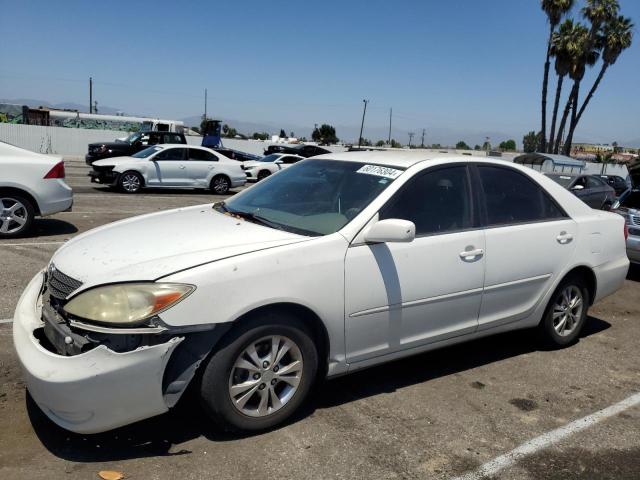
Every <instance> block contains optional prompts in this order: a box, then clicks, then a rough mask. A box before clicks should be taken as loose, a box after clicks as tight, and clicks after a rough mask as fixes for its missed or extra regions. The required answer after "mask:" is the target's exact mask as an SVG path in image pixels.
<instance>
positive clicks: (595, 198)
mask: <svg viewBox="0 0 640 480" xmlns="http://www.w3.org/2000/svg"><path fill="white" fill-rule="evenodd" d="M546 175H547V176H548V177H549V178H550V179H551V180H553V181H554V182H556V183H558V184H560V185H562V186H563V187H564V188H566V189H567V190H569V191H570V192H572V193H573V194H574V195H575V196H576V197H578V198H579V199H580V200H582V201H583V202H584V203H586V204H587V205H589V206H590V207H591V208H596V209H602V210H609V209H611V206H612V205H613V202H615V200H616V192H615V190H614V189H613V187H611V186H609V185H608V184H607V183H606V182H605V181H604V180H603V179H602V178H600V176H597V175H572V174H565V173H547V174H546Z"/></svg>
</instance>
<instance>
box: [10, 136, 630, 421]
mask: <svg viewBox="0 0 640 480" xmlns="http://www.w3.org/2000/svg"><path fill="white" fill-rule="evenodd" d="M156 148H158V147H156ZM159 148H162V147H159ZM624 227H625V225H624V220H623V219H622V217H620V215H616V214H614V213H611V212H601V211H594V210H592V209H591V208H589V207H588V206H587V205H585V204H584V203H583V202H581V201H580V200H578V199H577V198H576V197H575V196H574V195H571V194H570V193H569V192H568V191H566V190H565V189H564V188H562V187H561V186H560V185H558V184H557V183H555V182H553V181H552V180H550V179H549V178H547V177H545V176H543V175H541V174H540V173H538V172H536V171H534V170H532V169H530V168H526V167H523V166H520V165H514V164H508V163H506V162H503V161H500V160H490V159H484V160H480V159H476V157H468V156H457V155H451V156H448V157H447V156H442V155H438V154H430V153H425V152H420V153H417V152H410V151H408V152H402V153H400V152H353V153H334V154H331V155H325V156H322V157H319V158H317V159H308V160H305V161H303V162H299V163H297V164H295V165H292V166H291V167H289V168H287V169H285V170H282V171H281V172H279V173H278V174H277V175H273V176H271V177H269V178H267V179H265V180H264V181H262V182H259V183H258V184H256V185H255V186H253V187H251V188H248V189H246V190H244V191H243V192H241V193H239V194H236V195H234V196H233V197H231V198H230V199H229V200H227V201H225V202H219V203H216V204H214V205H213V206H202V205H200V206H195V207H187V208H180V209H177V210H171V211H167V212H156V213H152V214H149V215H145V216H141V217H136V218H132V219H128V220H125V221H121V222H116V223H113V224H111V225H106V226H103V227H100V228H99V229H96V230H93V231H91V232H87V233H85V234H83V235H80V236H77V237H75V238H74V239H71V240H70V241H68V242H67V243H66V244H65V245H64V246H63V247H62V248H61V249H59V250H58V251H57V252H56V253H55V254H54V256H53V258H52V259H51V263H50V264H49V266H48V268H47V269H46V270H43V271H42V272H39V273H38V274H37V275H36V276H35V277H34V278H33V279H32V280H31V282H30V283H29V285H28V286H27V287H26V290H25V291H24V293H23V294H22V296H21V298H20V301H19V302H18V305H17V308H16V313H15V317H14V323H13V325H14V327H13V337H14V344H15V347H16V351H17V353H18V358H19V361H20V363H21V364H22V367H23V370H24V372H25V381H26V384H27V387H28V389H29V391H30V392H31V396H32V397H33V398H34V400H35V401H36V403H37V404H38V405H39V406H40V408H42V410H43V411H44V412H45V414H46V415H47V416H49V418H51V420H53V421H54V422H55V423H57V424H58V425H61V426H62V427H64V428H66V429H69V430H73V431H76V432H81V433H94V432H100V431H104V430H109V429H112V428H115V427H118V426H121V425H124V424H128V423H131V422H135V421H138V420H141V419H143V418H147V417H151V416H153V415H157V414H160V413H163V412H165V411H167V409H169V408H171V407H172V406H173V405H175V404H176V402H177V401H178V399H179V398H180V396H181V395H182V393H183V392H184V391H185V389H186V388H187V386H188V385H189V383H190V382H191V381H194V380H193V379H195V381H196V382H198V383H197V385H194V386H193V388H194V391H195V392H198V393H199V395H200V397H201V400H202V402H203V404H204V407H205V410H206V412H207V413H208V414H209V415H210V416H211V418H212V419H213V421H215V422H217V423H218V424H219V425H221V426H222V427H223V428H225V429H230V430H241V431H259V430H264V429H268V428H271V427H273V426H275V425H277V424H279V423H281V422H283V421H285V419H287V418H288V417H290V416H291V415H292V414H293V413H294V412H295V411H296V410H297V409H298V408H299V407H300V405H301V404H302V402H303V401H304V400H305V398H306V397H307V396H308V395H309V392H310V391H311V388H312V386H313V384H314V382H315V380H316V379H317V377H318V376H319V375H321V376H328V377H334V376H336V375H342V374H346V373H351V372H354V371H357V370H360V369H362V368H366V367H370V366H373V365H376V364H380V363H384V362H388V361H390V360H394V359H397V358H400V357H404V356H408V355H414V354H416V353H420V352H424V351H427V350H432V349H436V348H440V347H443V346H447V345H451V344H454V343H458V342H463V341H467V340H472V339H476V338H479V337H483V336H487V335H490V334H494V333H499V332H504V331H507V330H515V329H521V328H534V327H535V328H538V329H539V331H540V333H541V334H542V335H543V337H544V338H545V339H546V342H547V343H548V344H549V345H550V346H552V347H563V346H566V345H569V344H572V343H573V342H575V341H577V340H578V337H579V335H580V331H581V330H582V328H583V326H584V324H585V322H586V321H587V311H588V308H589V307H590V306H591V305H592V304H593V303H595V302H598V301H599V300H601V299H602V298H604V297H606V296H607V295H610V294H611V293H613V292H615V291H616V290H617V289H619V288H620V287H621V286H622V285H623V283H624V280H625V275H626V273H627V269H628V267H629V260H628V259H627V256H626V254H625V241H624V233H623V232H624ZM425 368H428V366H425ZM196 372H197V374H196ZM113 392H119V393H118V398H117V401H114V396H113Z"/></svg>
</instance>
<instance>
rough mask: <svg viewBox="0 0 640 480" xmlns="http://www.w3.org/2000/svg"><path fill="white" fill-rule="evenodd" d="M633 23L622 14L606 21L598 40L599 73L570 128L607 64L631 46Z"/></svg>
mask: <svg viewBox="0 0 640 480" xmlns="http://www.w3.org/2000/svg"><path fill="white" fill-rule="evenodd" d="M633 26H634V25H633V23H632V22H631V19H630V18H627V17H623V16H622V15H620V16H618V17H616V18H614V19H613V20H611V21H609V22H607V23H606V24H605V25H604V27H603V32H602V36H601V39H600V41H601V42H602V44H603V50H602V67H601V68H600V73H598V77H597V78H596V80H595V82H593V86H592V87H591V90H589V94H588V95H587V96H586V98H585V99H584V101H583V102H582V106H581V107H580V110H579V111H578V115H577V116H576V122H575V125H573V126H572V129H574V130H575V128H576V127H577V126H578V122H579V121H580V118H581V117H582V114H583V113H584V110H585V108H587V105H588V104H589V101H590V100H591V98H592V97H593V94H594V93H595V91H596V89H597V88H598V85H600V81H601V80H602V77H604V74H605V72H606V71H607V69H608V68H609V66H611V65H613V64H614V63H616V60H618V57H619V56H620V54H621V53H622V52H623V51H624V50H626V49H627V48H629V47H630V46H631V42H632V40H633Z"/></svg>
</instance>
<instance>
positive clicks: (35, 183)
mask: <svg viewBox="0 0 640 480" xmlns="http://www.w3.org/2000/svg"><path fill="white" fill-rule="evenodd" d="M64 176H65V175H64V162H63V161H62V158H60V157H54V156H51V155H42V154H40V153H34V152H31V151H29V150H25V149H23V148H19V147H16V146H13V145H10V144H8V143H5V142H0V238H11V237H18V236H22V235H24V234H26V233H27V232H28V231H29V229H30V228H31V226H32V224H33V219H34V217H36V216H42V217H44V216H47V215H52V214H54V213H58V212H62V211H65V210H70V209H71V205H72V204H73V193H72V191H71V187H69V185H67V184H66V183H65V181H64Z"/></svg>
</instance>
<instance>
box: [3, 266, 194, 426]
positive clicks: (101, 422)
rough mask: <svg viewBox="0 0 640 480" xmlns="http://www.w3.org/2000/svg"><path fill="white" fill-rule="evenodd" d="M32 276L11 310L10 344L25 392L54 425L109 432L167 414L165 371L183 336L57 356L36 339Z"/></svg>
mask: <svg viewBox="0 0 640 480" xmlns="http://www.w3.org/2000/svg"><path fill="white" fill-rule="evenodd" d="M43 280H44V274H43V272H40V273H38V274H37V275H36V276H35V277H34V278H33V279H32V280H31V282H30V283H29V285H28V286H27V288H26V289H25V291H24V292H23V294H22V296H21V297H20V300H19V301H18V306H17V307H16V311H15V315H14V319H13V320H14V322H13V341H14V345H15V349H16V352H17V354H18V359H19V361H20V364H21V366H22V370H23V372H24V377H25V381H26V384H27V388H28V390H29V392H30V393H31V396H32V397H33V399H34V400H35V402H36V403H37V404H38V406H39V407H40V408H41V409H42V411H43V412H44V413H45V414H46V415H47V416H48V417H49V418H50V419H51V420H53V422H55V423H56V424H58V425H60V426H61V427H63V428H65V429H67V430H71V431H73V432H77V433H98V432H104V431H107V430H111V429H113V428H117V427H120V426H122V425H126V424H129V423H133V422H136V421H138V420H142V419H145V418H149V417H152V416H154V415H159V414H161V413H164V412H166V411H167V410H168V406H167V404H166V403H165V400H164V398H163V392H162V379H163V374H164V371H165V367H166V365H167V362H168V361H169V358H170V356H171V354H172V353H173V351H174V349H175V348H176V347H177V346H178V345H179V344H180V342H182V341H183V340H184V337H173V338H171V339H170V340H169V341H167V342H166V343H162V344H158V345H154V346H143V347H139V348H137V349H135V350H132V351H129V352H124V353H117V352H114V351H112V350H109V349H108V348H107V347H106V346H104V345H100V346H97V347H95V348H94V349H92V350H89V351H88V352H85V353H81V354H79V355H75V356H62V355H58V354H57V353H54V352H52V351H50V350H48V349H47V348H45V347H44V346H43V344H42V343H41V342H40V341H39V340H38V338H37V337H36V332H38V331H39V330H41V329H42V327H43V321H42V320H41V316H42V315H41V314H42V304H41V296H42V295H41V292H42V286H43Z"/></svg>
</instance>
